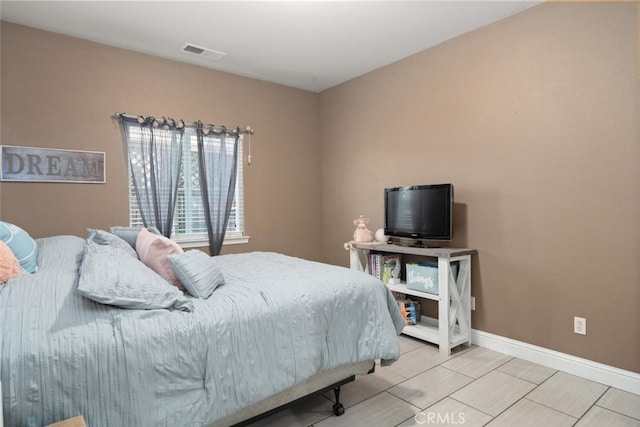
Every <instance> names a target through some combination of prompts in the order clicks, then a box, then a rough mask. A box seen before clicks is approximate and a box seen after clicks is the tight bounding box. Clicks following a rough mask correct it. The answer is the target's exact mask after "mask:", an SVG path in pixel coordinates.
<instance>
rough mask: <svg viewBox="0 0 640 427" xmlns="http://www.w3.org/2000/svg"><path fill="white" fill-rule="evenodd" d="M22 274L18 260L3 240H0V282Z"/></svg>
mask: <svg viewBox="0 0 640 427" xmlns="http://www.w3.org/2000/svg"><path fill="white" fill-rule="evenodd" d="M20 274H22V270H21V269H20V262H19V261H18V258H16V256H15V255H14V254H13V251H11V249H10V248H9V246H7V244H6V243H5V242H3V241H2V240H0V284H2V283H4V282H6V281H7V280H9V279H13V278H14V277H18V276H19V275H20Z"/></svg>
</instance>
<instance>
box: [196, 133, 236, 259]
mask: <svg viewBox="0 0 640 427" xmlns="http://www.w3.org/2000/svg"><path fill="white" fill-rule="evenodd" d="M196 135H197V139H198V166H199V168H200V189H201V191H202V205H203V207H204V214H205V221H206V224H207V234H208V235H209V250H210V251H211V255H218V254H219V253H220V249H221V248H222V243H223V242H224V235H225V232H226V230H227V224H228V222H229V215H230V213H231V207H232V206H233V196H234V192H235V188H236V170H237V167H238V166H237V165H238V162H237V160H238V139H239V135H240V129H236V130H235V131H227V130H226V129H224V128H222V130H214V129H213V127H205V126H203V125H202V123H200V122H198V126H197V129H196Z"/></svg>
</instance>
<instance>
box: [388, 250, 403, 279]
mask: <svg viewBox="0 0 640 427" xmlns="http://www.w3.org/2000/svg"><path fill="white" fill-rule="evenodd" d="M401 265H402V260H401V257H400V255H397V256H396V257H395V258H390V259H389V261H388V264H387V263H385V265H384V269H385V273H386V272H387V268H390V269H391V272H390V276H391V277H388V278H387V280H386V283H388V284H390V285H397V284H398V283H400V266H401Z"/></svg>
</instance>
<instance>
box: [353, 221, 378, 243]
mask: <svg viewBox="0 0 640 427" xmlns="http://www.w3.org/2000/svg"><path fill="white" fill-rule="evenodd" d="M353 223H354V224H355V225H356V231H355V232H354V233H353V240H354V241H355V242H356V243H368V242H373V231H371V230H369V229H368V228H367V224H369V218H365V217H364V216H363V215H360V216H359V217H358V218H356V219H354V220H353Z"/></svg>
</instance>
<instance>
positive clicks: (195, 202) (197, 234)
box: [129, 128, 247, 246]
mask: <svg viewBox="0 0 640 427" xmlns="http://www.w3.org/2000/svg"><path fill="white" fill-rule="evenodd" d="M233 142H234V139H233V138H226V144H225V147H226V149H227V150H228V151H229V152H230V153H232V152H233ZM242 158H243V157H242V136H240V139H239V141H238V167H237V176H236V188H235V193H234V199H233V205H232V208H231V214H230V216H229V223H228V225H227V231H226V234H225V244H230V243H243V242H246V241H247V238H246V237H245V236H244V205H243V200H244V197H243V189H244V183H243V179H242V177H243V173H242V166H243V162H242ZM129 220H130V224H131V226H132V227H142V226H143V223H142V216H141V215H140V209H139V208H138V202H137V200H136V194H135V190H134V187H133V180H132V178H131V174H130V173H129ZM171 238H172V239H173V240H175V241H177V242H180V243H181V244H182V245H183V246H207V245H208V237H207V226H206V223H205V216H204V207H203V205H202V195H201V194H200V175H199V168H198V143H197V138H196V135H195V130H194V129H191V128H187V129H185V149H184V150H183V151H182V169H181V171H180V178H179V182H178V200H177V203H176V211H175V216H174V219H173V228H172V231H171Z"/></svg>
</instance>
